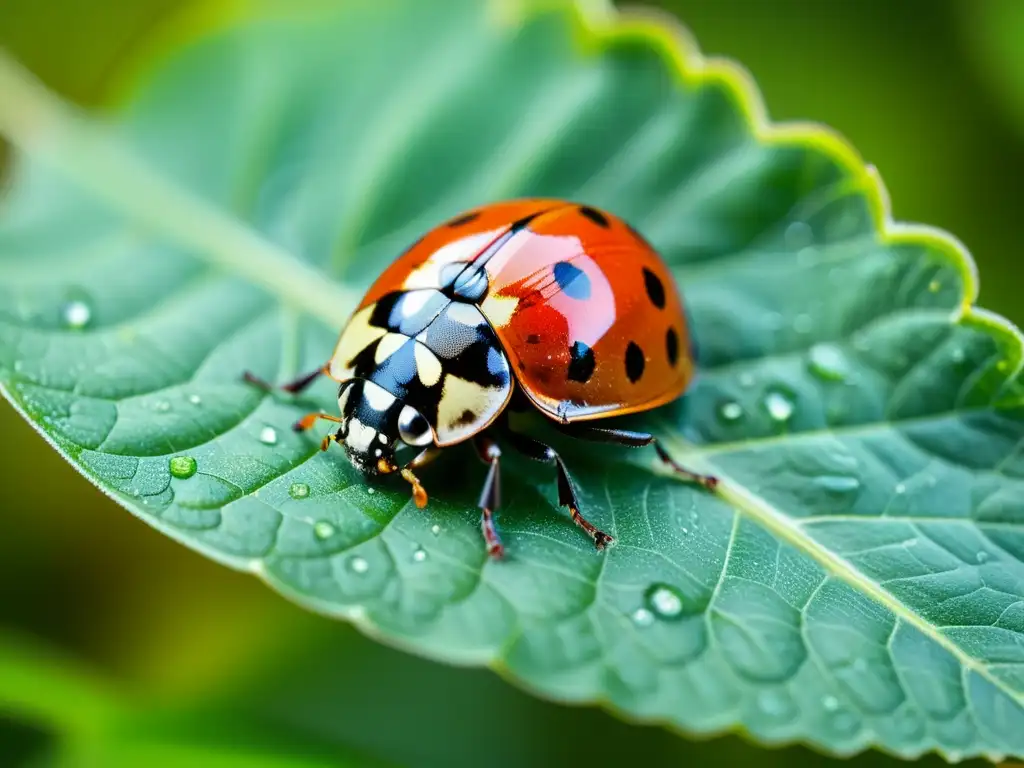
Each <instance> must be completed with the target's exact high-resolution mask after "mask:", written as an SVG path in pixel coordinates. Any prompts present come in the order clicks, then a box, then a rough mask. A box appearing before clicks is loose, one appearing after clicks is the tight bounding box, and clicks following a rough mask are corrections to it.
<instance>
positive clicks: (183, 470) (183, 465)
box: [168, 456, 198, 480]
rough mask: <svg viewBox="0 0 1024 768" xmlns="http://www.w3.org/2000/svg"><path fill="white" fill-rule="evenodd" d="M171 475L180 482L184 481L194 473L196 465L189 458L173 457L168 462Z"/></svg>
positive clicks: (193, 460)
mask: <svg viewBox="0 0 1024 768" xmlns="http://www.w3.org/2000/svg"><path fill="white" fill-rule="evenodd" d="M168 466H169V467H170V470H171V474H172V475H174V476H175V477H177V478H178V479H180V480H186V479H188V478H190V477H192V475H194V474H195V473H196V469H197V468H198V465H197V464H196V460H195V459H193V458H192V457H191V456H175V457H174V458H172V459H171V460H170V462H168Z"/></svg>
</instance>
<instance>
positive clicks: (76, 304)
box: [60, 299, 92, 330]
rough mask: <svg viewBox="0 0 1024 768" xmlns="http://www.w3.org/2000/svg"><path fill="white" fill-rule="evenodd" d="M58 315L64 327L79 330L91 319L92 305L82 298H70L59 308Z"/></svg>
mask: <svg viewBox="0 0 1024 768" xmlns="http://www.w3.org/2000/svg"><path fill="white" fill-rule="evenodd" d="M60 316H61V319H62V320H63V321H64V325H65V327H67V328H71V329H73V330H80V329H82V328H85V327H86V326H87V325H89V322H90V321H91V320H92V307H90V306H89V305H88V304H87V303H86V302H85V301H84V300H83V299H72V300H71V301H69V302H67V303H66V304H65V305H64V306H63V307H62V308H61V312H60Z"/></svg>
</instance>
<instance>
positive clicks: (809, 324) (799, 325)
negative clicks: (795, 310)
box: [793, 314, 814, 333]
mask: <svg viewBox="0 0 1024 768" xmlns="http://www.w3.org/2000/svg"><path fill="white" fill-rule="evenodd" d="M813 327H814V318H812V317H811V316H810V315H808V314H799V315H797V316H796V317H794V318H793V330H794V331H796V332H797V333H810V331H811V328H813Z"/></svg>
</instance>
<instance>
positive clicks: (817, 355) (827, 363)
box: [807, 344, 848, 381]
mask: <svg viewBox="0 0 1024 768" xmlns="http://www.w3.org/2000/svg"><path fill="white" fill-rule="evenodd" d="M807 367H808V369H809V370H810V372H811V373H812V374H814V375H815V376H817V377H818V378H819V379H824V380H825V381H842V380H843V379H845V378H846V376H847V374H848V369H847V366H846V360H845V359H844V358H843V355H842V352H840V351H839V349H838V348H837V347H836V346H835V345H833V344H815V345H814V346H813V347H811V351H810V353H809V356H808V358H807Z"/></svg>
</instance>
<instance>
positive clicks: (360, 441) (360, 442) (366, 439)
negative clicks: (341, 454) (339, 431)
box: [345, 418, 377, 451]
mask: <svg viewBox="0 0 1024 768" xmlns="http://www.w3.org/2000/svg"><path fill="white" fill-rule="evenodd" d="M376 436H377V430H376V429H374V428H373V427H368V426H366V425H365V424H363V422H361V421H360V420H359V419H356V418H352V419H349V422H348V434H347V435H345V445H347V446H349V447H351V448H355V449H356V450H357V451H366V450H367V449H368V448H369V447H370V443H372V442H373V438H375V437H376Z"/></svg>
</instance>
